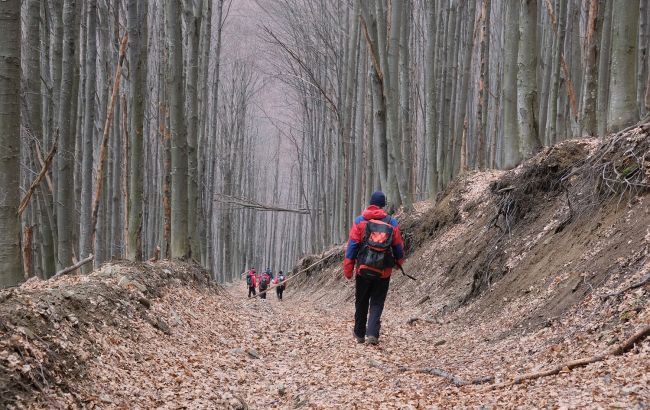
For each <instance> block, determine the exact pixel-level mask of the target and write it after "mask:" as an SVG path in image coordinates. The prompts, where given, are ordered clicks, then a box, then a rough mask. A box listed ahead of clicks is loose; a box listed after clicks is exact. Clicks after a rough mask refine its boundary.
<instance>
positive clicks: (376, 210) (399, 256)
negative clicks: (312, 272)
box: [343, 205, 404, 279]
mask: <svg viewBox="0 0 650 410" xmlns="http://www.w3.org/2000/svg"><path fill="white" fill-rule="evenodd" d="M386 216H388V214H387V213H386V211H384V210H383V209H382V208H380V207H378V206H376V205H370V206H369V207H368V208H366V210H365V211H363V213H362V214H361V216H358V217H356V218H355V220H354V224H353V225H352V229H350V239H349V240H348V248H347V250H346V252H345V260H344V261H343V273H344V274H345V277H346V278H348V279H352V275H353V273H354V268H355V266H354V265H356V262H357V254H358V253H359V247H360V245H361V242H363V237H364V236H365V234H366V224H367V223H368V221H369V220H371V219H384V218H386ZM389 223H390V224H391V225H392V226H393V242H392V243H391V246H392V248H393V256H394V257H395V260H396V261H397V264H399V265H402V264H404V241H403V240H402V234H401V233H400V231H399V226H398V224H397V219H395V218H393V217H392V216H391V217H390V221H389ZM358 270H359V267H357V271H358ZM392 272H393V268H386V269H384V272H383V273H382V275H381V277H382V278H389V277H390V274H391V273H392Z"/></svg>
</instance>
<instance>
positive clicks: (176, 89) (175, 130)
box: [165, 2, 190, 258]
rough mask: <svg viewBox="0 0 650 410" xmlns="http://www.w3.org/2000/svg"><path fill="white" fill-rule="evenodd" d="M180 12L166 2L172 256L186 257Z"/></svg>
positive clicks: (186, 230)
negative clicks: (170, 146) (170, 139)
mask: <svg viewBox="0 0 650 410" xmlns="http://www.w3.org/2000/svg"><path fill="white" fill-rule="evenodd" d="M180 15H181V13H180V5H179V4H178V3H175V2H167V3H165V23H166V26H165V28H166V37H167V50H168V53H169V56H168V60H167V73H166V81H167V85H166V88H167V93H168V98H169V119H170V121H169V123H170V131H171V134H172V187H171V189H172V197H171V212H172V228H171V229H172V231H171V256H172V258H185V257H187V256H188V253H189V250H190V249H189V241H188V235H187V232H188V227H187V215H188V212H187V211H188V203H187V134H186V132H185V123H184V121H183V113H184V107H183V87H182V86H183V74H182V70H183V49H182V44H183V43H182V36H181V24H180V23H181V22H180V19H179V17H180Z"/></svg>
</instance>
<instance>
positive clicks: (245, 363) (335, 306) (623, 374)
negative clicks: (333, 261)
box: [25, 283, 650, 409]
mask: <svg viewBox="0 0 650 410" xmlns="http://www.w3.org/2000/svg"><path fill="white" fill-rule="evenodd" d="M348 286H352V285H351V284H348ZM245 292H246V289H245V285H244V284H243V283H239V284H235V285H231V286H229V287H227V288H225V289H223V288H214V287H211V288H200V287H186V286H170V287H168V288H166V290H165V291H163V292H162V294H161V296H160V298H158V299H157V300H155V303H153V305H152V306H151V307H150V311H149V312H150V313H151V315H152V316H153V317H155V318H157V319H158V320H160V321H162V323H165V324H167V326H165V325H163V326H152V322H151V321H150V320H143V319H142V318H138V317H133V318H131V321H130V323H129V325H128V332H126V333H125V332H124V329H121V328H120V326H108V327H104V328H103V329H102V331H101V332H94V331H91V332H92V333H93V337H94V340H95V343H96V347H97V348H98V349H99V351H100V352H101V353H100V354H99V355H98V356H97V358H96V360H92V361H89V363H88V368H87V369H86V374H85V376H84V378H83V379H82V380H81V381H79V382H78V384H75V385H74V386H69V387H73V388H72V391H73V393H69V392H62V391H59V390H58V389H56V388H55V389H51V390H49V389H45V390H44V391H43V392H42V394H38V395H36V396H35V400H30V401H28V402H27V403H25V404H27V407H31V408H41V407H43V406H45V407H54V408H56V407H68V406H70V407H72V408H79V407H87V408H143V409H146V408H169V409H176V408H234V409H244V408H250V409H268V408H316V409H332V408H342V409H343V408H344V409H349V408H387V409H393V408H400V409H417V408H442V409H444V408H496V407H498V408H501V407H510V408H513V407H518V408H526V407H528V408H532V407H535V408H542V407H547V406H548V407H552V408H557V407H563V406H568V407H580V406H585V405H587V404H589V405H601V406H603V407H607V408H615V407H620V408H643V403H646V404H647V403H648V401H647V399H648V396H647V394H648V391H647V386H648V381H649V380H648V377H649V376H648V374H650V369H649V368H648V364H649V363H650V360H648V359H650V349H649V348H648V345H647V344H645V345H644V346H642V349H641V352H636V354H627V355H624V356H621V357H614V358H612V359H608V360H606V361H604V362H600V363H596V364H594V365H590V366H588V367H586V368H583V369H576V370H573V371H571V372H563V373H562V374H560V375H557V376H552V377H548V378H542V379H538V380H535V381H532V382H528V383H524V384H521V385H517V386H512V387H510V388H502V389H495V390H492V389H490V387H489V385H487V386H486V385H483V386H465V387H456V386H454V385H453V384H452V383H450V382H449V381H448V380H446V379H443V378H440V377H436V376H433V375H430V374H424V373H420V372H417V371H416V370H417V369H420V368H430V367H436V368H441V369H444V370H446V371H448V372H450V373H453V374H456V375H457V376H459V377H461V378H465V379H466V380H471V379H473V378H475V377H480V376H486V375H487V376H494V375H497V377H498V378H502V377H503V376H504V375H515V374H516V373H518V372H519V371H521V370H522V369H524V368H530V367H531V363H530V361H534V362H535V367H538V368H539V367H548V366H549V365H550V363H552V362H557V361H558V360H560V361H561V360H564V359H567V357H566V356H565V354H567V352H563V350H564V349H563V348H560V346H559V345H560V344H561V341H560V340H556V341H555V344H552V345H550V347H549V348H542V346H543V345H544V341H543V340H542V339H541V338H540V340H535V337H534V335H531V336H530V337H528V338H520V337H518V336H516V335H510V336H504V335H499V334H498V333H499V329H497V328H495V326H490V325H487V326H467V324H466V323H463V321H462V320H459V321H458V322H456V321H450V322H445V321H440V322H435V321H428V320H418V321H416V322H415V323H411V324H409V323H408V322H409V320H408V319H409V318H410V317H409V315H410V314H412V312H411V311H410V310H409V309H405V308H404V306H402V305H401V303H400V302H401V300H400V299H399V298H398V297H397V295H394V294H392V293H391V294H389V298H388V301H387V306H386V311H385V315H384V320H383V323H382V337H381V343H380V345H379V346H370V345H366V344H357V343H356V342H355V341H354V340H353V338H352V335H351V328H352V318H353V302H352V301H351V300H349V299H350V297H349V296H350V294H351V292H352V289H351V288H350V289H345V290H344V291H343V292H341V291H340V290H339V291H337V292H333V291H328V290H327V289H323V293H318V292H313V290H305V289H302V290H299V291H297V292H296V291H294V290H293V289H291V288H289V289H288V290H287V293H286V294H285V300H284V301H282V302H280V301H277V300H276V299H275V295H274V294H273V295H269V299H268V300H266V301H265V300H259V299H246V298H245V296H244V295H245ZM345 299H348V302H342V300H345ZM158 323H160V322H158ZM495 325H497V324H495ZM156 327H158V328H156ZM161 329H162V331H161ZM545 336H546V338H548V337H549V335H545ZM551 339H552V338H551ZM580 345H584V343H579V344H578V346H579V348H578V349H577V350H576V351H574V352H570V353H569V354H573V355H577V356H584V355H586V354H587V353H589V352H591V353H593V352H594V350H595V347H594V346H589V345H586V346H580ZM547 363H548V364H547ZM642 363H645V365H643V364H642ZM629 380H634V381H635V382H634V383H633V384H629V383H628V381H629ZM481 406H484V407H481ZM635 406H636V407H635ZM596 407H597V406H596Z"/></svg>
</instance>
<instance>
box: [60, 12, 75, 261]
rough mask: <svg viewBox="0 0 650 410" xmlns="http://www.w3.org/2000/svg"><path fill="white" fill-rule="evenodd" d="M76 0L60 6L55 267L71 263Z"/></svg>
mask: <svg viewBox="0 0 650 410" xmlns="http://www.w3.org/2000/svg"><path fill="white" fill-rule="evenodd" d="M74 22H75V0H65V2H64V5H63V26H64V29H63V51H62V55H63V60H62V64H61V66H62V70H61V86H60V94H59V95H60V97H59V120H58V123H59V133H60V137H59V138H60V139H59V141H60V149H59V157H58V159H57V165H58V167H57V168H58V169H57V171H58V176H57V181H58V182H59V183H58V184H57V205H56V216H57V231H58V252H57V254H58V259H57V270H61V269H63V268H65V267H67V266H70V265H72V246H73V243H72V229H71V228H72V227H73V226H74V224H73V221H74V215H73V213H74V210H75V201H74V187H73V186H72V184H69V183H65V182H64V181H72V180H73V177H74V175H73V172H74V152H75V135H74V130H73V127H72V126H71V124H70V120H71V118H70V117H71V112H72V110H71V106H72V99H73V98H76V97H75V96H74V95H73V80H74V79H73V77H74V71H75V68H74V66H75V63H76V56H75V51H76V45H75V42H76V40H77V31H78V30H77V27H75V24H74Z"/></svg>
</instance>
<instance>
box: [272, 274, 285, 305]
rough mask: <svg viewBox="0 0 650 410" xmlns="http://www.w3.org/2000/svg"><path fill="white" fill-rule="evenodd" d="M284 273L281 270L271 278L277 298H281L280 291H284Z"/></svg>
mask: <svg viewBox="0 0 650 410" xmlns="http://www.w3.org/2000/svg"><path fill="white" fill-rule="evenodd" d="M284 279H285V278H284V273H282V271H280V272H278V277H277V278H275V279H274V280H273V284H274V285H275V286H276V287H275V294H276V295H277V296H278V300H282V293H283V292H284V288H285V287H286V285H285V284H284V283H283V282H284Z"/></svg>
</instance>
